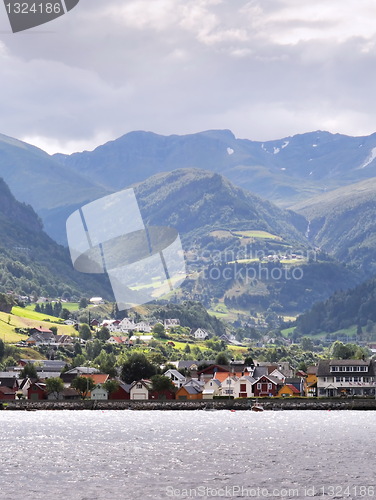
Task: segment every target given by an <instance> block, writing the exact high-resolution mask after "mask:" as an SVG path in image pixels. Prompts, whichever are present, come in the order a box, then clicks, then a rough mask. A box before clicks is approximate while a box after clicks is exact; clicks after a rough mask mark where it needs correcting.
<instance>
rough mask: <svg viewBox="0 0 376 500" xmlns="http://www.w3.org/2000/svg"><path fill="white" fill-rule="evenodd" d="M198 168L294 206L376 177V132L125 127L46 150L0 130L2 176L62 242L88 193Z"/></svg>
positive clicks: (99, 193) (106, 191)
mask: <svg viewBox="0 0 376 500" xmlns="http://www.w3.org/2000/svg"><path fill="white" fill-rule="evenodd" d="M181 168H198V169H203V170H208V171H211V172H215V173H219V174H221V175H223V176H225V177H226V178H228V179H229V180H230V181H231V182H232V183H234V184H235V185H236V186H239V187H242V188H244V189H246V190H248V191H250V192H252V193H253V194H256V195H258V196H260V197H262V198H264V199H267V200H269V201H272V202H274V203H276V204H277V205H279V206H281V207H292V206H295V205H296V204H297V203H300V202H304V201H305V200H307V199H309V198H312V197H314V196H316V195H318V194H323V193H326V192H329V191H333V190H335V189H337V188H340V187H343V186H349V185H351V184H353V183H356V182H359V181H362V180H365V179H369V178H373V177H376V134H372V135H370V136H365V137H349V136H344V135H340V134H331V133H329V132H322V131H316V132H309V133H306V134H299V135H295V136H292V137H286V138H283V139H278V140H275V141H265V142H259V141H251V140H248V139H237V138H235V136H234V135H233V133H232V132H231V131H229V130H212V131H206V132H200V133H196V134H190V135H182V136H179V135H171V136H161V135H157V134H154V133H151V132H143V131H137V132H130V133H128V134H126V135H124V136H122V137H120V138H118V139H116V140H114V141H110V142H108V143H106V144H104V145H102V146H99V147H97V148H96V149H94V150H93V151H84V152H82V153H74V154H71V155H62V154H55V155H52V156H51V155H48V154H47V153H45V152H44V151H42V150H40V149H38V148H36V147H34V146H30V145H28V144H25V143H23V142H21V141H18V140H16V139H13V138H9V137H7V136H3V135H0V177H3V178H4V180H5V181H6V183H7V184H8V185H9V187H10V188H11V190H12V192H13V193H14V195H15V196H16V198H17V199H18V200H20V201H24V202H26V203H29V204H31V205H32V206H33V208H34V209H35V210H36V212H37V213H38V215H40V217H41V218H42V220H43V223H44V227H45V230H46V231H47V233H48V234H49V235H50V236H52V237H53V238H54V239H55V240H57V241H58V242H60V243H65V242H66V240H65V220H66V218H67V217H68V215H69V214H70V213H71V212H73V211H74V210H75V209H77V208H78V207H79V206H81V205H82V204H84V203H87V202H88V201H92V200H94V199H96V198H100V197H101V196H104V195H105V194H109V193H111V192H115V191H118V190H120V189H123V188H126V187H129V186H131V185H133V184H135V183H139V182H142V181H144V180H146V179H148V178H149V177H151V176H153V175H156V174H159V173H161V172H172V171H174V170H176V169H181Z"/></svg>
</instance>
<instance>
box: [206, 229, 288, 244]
mask: <svg viewBox="0 0 376 500" xmlns="http://www.w3.org/2000/svg"><path fill="white" fill-rule="evenodd" d="M210 235H211V236H214V237H215V238H230V237H231V236H232V237H234V236H235V237H237V238H256V239H260V240H278V241H282V238H281V237H280V236H276V235H275V234H271V233H269V232H268V231H257V230H249V231H237V230H236V231H230V230H229V229H219V230H216V231H212V232H211V233H210Z"/></svg>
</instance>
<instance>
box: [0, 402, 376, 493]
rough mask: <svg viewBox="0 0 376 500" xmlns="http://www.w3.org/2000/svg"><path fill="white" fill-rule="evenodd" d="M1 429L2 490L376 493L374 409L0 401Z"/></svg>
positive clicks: (52, 491)
mask: <svg viewBox="0 0 376 500" xmlns="http://www.w3.org/2000/svg"><path fill="white" fill-rule="evenodd" d="M0 429H1V432H0V471H1V483H0V498H1V500H3V499H4V500H16V499H17V500H19V499H20V498H25V499H28V500H39V499H48V500H57V499H59V500H60V499H69V500H89V499H90V500H97V499H98V500H102V499H103V500H117V499H119V500H120V499H121V500H123V499H144V498H152V499H166V498H195V497H196V498H247V495H248V498H265V497H266V495H267V493H268V494H269V497H270V498H273V497H274V498H277V497H278V498H308V497H312V496H313V494H314V495H315V497H316V498H317V497H322V498H347V499H349V498H371V497H373V496H374V495H373V493H372V492H373V489H372V488H373V486H374V485H375V483H376V461H375V436H376V415H375V413H374V412H355V411H275V412H273V411H264V412H262V413H254V412H251V411H237V412H231V411H165V412H162V411H130V410H128V411H127V410H125V411H124V410H123V411H49V412H48V411H36V412H25V411H23V412H18V411H2V412H0ZM333 487H335V488H336V489H335V490H334V489H331V488H333ZM226 488H227V489H226ZM241 488H242V489H241ZM257 488H258V490H257ZM345 488H348V489H347V490H346V489H345ZM361 488H363V489H361ZM364 488H368V489H364ZM289 489H290V492H289V491H288V490H289ZM374 494H375V496H376V492H374Z"/></svg>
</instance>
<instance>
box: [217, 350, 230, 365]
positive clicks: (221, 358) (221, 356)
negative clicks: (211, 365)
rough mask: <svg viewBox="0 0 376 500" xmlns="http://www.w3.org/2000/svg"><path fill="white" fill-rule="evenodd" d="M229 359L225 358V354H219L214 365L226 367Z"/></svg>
mask: <svg viewBox="0 0 376 500" xmlns="http://www.w3.org/2000/svg"><path fill="white" fill-rule="evenodd" d="M228 363H229V359H228V357H227V354H226V353H225V352H220V353H218V354H217V357H216V358H215V364H216V365H228Z"/></svg>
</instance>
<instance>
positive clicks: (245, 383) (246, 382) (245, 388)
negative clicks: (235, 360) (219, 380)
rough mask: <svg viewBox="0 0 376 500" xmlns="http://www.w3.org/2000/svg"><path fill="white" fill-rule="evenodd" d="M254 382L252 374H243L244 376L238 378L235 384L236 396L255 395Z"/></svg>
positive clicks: (247, 396)
mask: <svg viewBox="0 0 376 500" xmlns="http://www.w3.org/2000/svg"><path fill="white" fill-rule="evenodd" d="M254 383H255V379H254V378H253V377H251V376H250V375H243V377H240V378H238V380H237V381H236V382H235V385H234V397H235V398H251V397H252V396H254V394H253V391H252V384H254Z"/></svg>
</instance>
